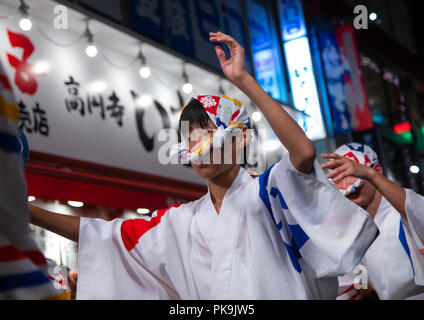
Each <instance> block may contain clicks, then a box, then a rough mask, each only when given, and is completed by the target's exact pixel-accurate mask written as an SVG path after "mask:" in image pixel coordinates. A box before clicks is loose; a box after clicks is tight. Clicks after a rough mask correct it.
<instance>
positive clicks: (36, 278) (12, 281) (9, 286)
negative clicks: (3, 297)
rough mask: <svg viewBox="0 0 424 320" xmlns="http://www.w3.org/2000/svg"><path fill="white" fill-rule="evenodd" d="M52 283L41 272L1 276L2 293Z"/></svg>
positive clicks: (0, 287)
mask: <svg viewBox="0 0 424 320" xmlns="http://www.w3.org/2000/svg"><path fill="white" fill-rule="evenodd" d="M48 282H50V280H49V278H47V276H46V275H45V274H44V273H42V272H41V271H33V272H28V273H21V274H13V275H8V276H0V292H1V291H8V290H13V289H18V288H22V287H31V286H38V285H41V284H45V283H48Z"/></svg>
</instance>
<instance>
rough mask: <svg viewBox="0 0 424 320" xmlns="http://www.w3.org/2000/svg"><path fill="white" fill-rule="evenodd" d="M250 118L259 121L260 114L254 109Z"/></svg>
mask: <svg viewBox="0 0 424 320" xmlns="http://www.w3.org/2000/svg"><path fill="white" fill-rule="evenodd" d="M252 119H253V121H256V122H258V121H261V119H262V114H261V113H260V112H258V111H255V112H253V113H252Z"/></svg>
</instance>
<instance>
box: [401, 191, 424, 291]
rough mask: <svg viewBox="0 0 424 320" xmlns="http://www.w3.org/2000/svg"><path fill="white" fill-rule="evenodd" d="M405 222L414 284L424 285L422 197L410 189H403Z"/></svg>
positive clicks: (423, 214) (423, 204) (423, 206)
mask: <svg viewBox="0 0 424 320" xmlns="http://www.w3.org/2000/svg"><path fill="white" fill-rule="evenodd" d="M405 191H406V203H405V211H406V217H407V221H405V219H403V218H402V222H403V227H404V230H405V239H406V241H407V244H408V245H405V247H406V248H408V247H409V249H408V250H407V253H408V255H409V257H410V259H411V261H412V264H413V266H414V273H415V283H416V284H418V285H424V245H423V242H424V211H423V208H424V197H423V196H420V195H419V194H417V193H415V192H414V191H413V190H411V189H405Z"/></svg>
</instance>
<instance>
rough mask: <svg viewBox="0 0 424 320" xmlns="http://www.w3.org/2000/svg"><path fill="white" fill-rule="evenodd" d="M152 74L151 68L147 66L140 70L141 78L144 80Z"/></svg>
mask: <svg viewBox="0 0 424 320" xmlns="http://www.w3.org/2000/svg"><path fill="white" fill-rule="evenodd" d="M151 73H152V72H151V71H150V68H149V67H147V66H142V67H141V68H140V71H139V74H140V77H142V78H144V79H146V78H148V77H150V74H151Z"/></svg>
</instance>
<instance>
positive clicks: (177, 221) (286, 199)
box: [77, 154, 378, 299]
mask: <svg viewBox="0 0 424 320" xmlns="http://www.w3.org/2000/svg"><path fill="white" fill-rule="evenodd" d="M377 233H378V229H377V227H376V225H375V224H374V222H373V221H372V218H371V217H370V216H369V214H368V213H367V212H366V211H365V210H363V209H361V208H359V207H358V206H356V205H355V204H353V203H351V202H350V201H349V200H347V199H345V197H344V196H343V195H342V194H341V193H340V192H339V191H338V190H336V189H335V188H333V187H332V186H330V184H329V183H328V180H327V178H326V176H325V174H324V172H323V171H322V169H321V168H320V167H319V164H318V162H317V161H315V165H314V171H313V173H311V174H310V175H308V174H304V173H301V172H299V171H298V170H296V169H295V168H294V167H293V165H292V164H291V162H290V158H289V155H288V154H286V155H285V156H284V157H283V159H282V160H281V161H279V162H278V163H276V164H275V165H274V166H273V167H271V168H270V169H269V170H268V171H267V172H266V173H264V174H263V175H262V176H260V177H259V178H258V179H252V178H251V177H250V176H249V174H248V173H247V172H246V170H244V169H243V168H241V169H240V171H239V173H238V175H237V177H236V178H235V180H234V182H233V184H232V185H231V187H230V188H229V190H228V191H227V193H226V194H225V197H224V200H223V203H222V206H221V210H220V214H219V215H218V214H217V213H216V211H215V208H214V206H213V204H212V201H211V198H210V194H209V192H208V193H207V194H206V195H204V196H203V197H202V198H200V199H199V200H196V201H193V202H190V203H186V204H182V205H180V206H173V207H170V208H168V209H164V210H158V211H155V212H154V213H153V215H152V217H151V218H150V217H149V218H146V219H142V218H141V219H135V220H126V221H124V220H122V219H115V220H113V221H110V222H107V221H104V220H101V219H89V218H81V224H80V236H79V253H78V260H79V273H78V289H77V299H335V298H336V294H337V288H338V282H337V276H338V275H341V274H344V273H347V272H350V271H351V270H352V269H353V268H354V267H355V266H356V265H357V264H358V263H359V262H360V261H361V259H362V257H363V255H364V253H365V252H366V250H367V248H368V247H369V246H370V245H371V243H372V242H373V240H374V239H375V237H376V234H377Z"/></svg>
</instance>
